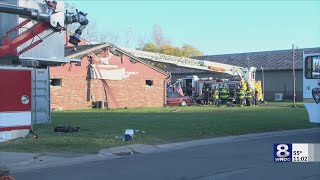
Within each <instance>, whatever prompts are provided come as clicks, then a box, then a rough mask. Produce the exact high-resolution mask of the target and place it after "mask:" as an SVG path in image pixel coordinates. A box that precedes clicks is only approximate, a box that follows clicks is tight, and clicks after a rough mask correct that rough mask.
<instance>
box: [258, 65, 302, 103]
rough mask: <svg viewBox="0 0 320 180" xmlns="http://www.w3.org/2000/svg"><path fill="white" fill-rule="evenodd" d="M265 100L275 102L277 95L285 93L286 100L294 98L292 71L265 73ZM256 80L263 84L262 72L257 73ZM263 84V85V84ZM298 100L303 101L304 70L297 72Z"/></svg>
mask: <svg viewBox="0 0 320 180" xmlns="http://www.w3.org/2000/svg"><path fill="white" fill-rule="evenodd" d="M264 79H265V82H264V85H265V88H264V90H265V99H266V100H274V99H275V93H283V97H284V99H287V100H292V98H293V74H292V70H283V71H264ZM256 80H259V81H261V82H262V72H261V71H257V73H256ZM261 84H262V83H261ZM296 100H299V101H300V100H302V70H296Z"/></svg>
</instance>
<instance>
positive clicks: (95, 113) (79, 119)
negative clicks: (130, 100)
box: [0, 103, 320, 153]
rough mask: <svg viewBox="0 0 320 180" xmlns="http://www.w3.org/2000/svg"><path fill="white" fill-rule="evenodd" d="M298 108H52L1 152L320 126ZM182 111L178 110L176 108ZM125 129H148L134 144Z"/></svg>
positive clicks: (88, 148) (80, 149) (91, 149)
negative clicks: (46, 118) (48, 119)
mask: <svg viewBox="0 0 320 180" xmlns="http://www.w3.org/2000/svg"><path fill="white" fill-rule="evenodd" d="M298 105H300V107H299V108H291V107H290V104H288V106H280V107H279V106H278V107H275V106H263V107H243V108H229V107H225V108H222V107H221V108H214V107H210V106H209V107H165V108H146V109H121V110H108V111H107V110H87V111H64V112H53V113H52V123H51V124H42V125H36V126H34V131H35V132H36V133H37V134H39V138H38V139H33V138H32V137H31V136H28V137H26V138H20V139H16V140H12V141H9V142H4V143H0V149H1V151H25V152H77V153H95V152H97V151H98V150H100V149H103V148H107V147H113V146H119V145H124V144H128V143H130V144H131V143H145V144H161V143H171V142H178V141H186V140H192V139H201V138H210V137H220V136H228V135H239V134H247V133H257V132H267V131H279V130H289V129H302V128H312V127H320V124H313V123H309V122H308V120H307V119H308V116H307V112H306V110H305V108H304V107H303V106H301V105H302V103H299V104H298ZM175 109H180V110H179V111H178V112H171V111H172V110H175ZM57 125H71V126H79V127H80V129H81V132H77V133H69V134H67V133H65V134H60V133H54V132H53V129H54V127H55V126H57ZM126 128H131V129H139V130H144V131H146V133H145V134H140V133H139V134H136V135H135V137H134V139H133V140H132V141H129V142H123V141H121V140H116V139H115V138H114V137H115V136H117V135H122V134H123V133H124V130H125V129H126Z"/></svg>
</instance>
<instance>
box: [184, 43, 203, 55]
mask: <svg viewBox="0 0 320 180" xmlns="http://www.w3.org/2000/svg"><path fill="white" fill-rule="evenodd" d="M202 55H203V53H202V52H201V51H200V50H198V49H196V48H195V47H193V46H191V45H183V46H182V47H181V56H183V57H194V56H202Z"/></svg>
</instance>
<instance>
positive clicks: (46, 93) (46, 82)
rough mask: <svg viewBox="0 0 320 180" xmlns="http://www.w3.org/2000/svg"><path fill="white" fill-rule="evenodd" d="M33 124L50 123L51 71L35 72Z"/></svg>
mask: <svg viewBox="0 0 320 180" xmlns="http://www.w3.org/2000/svg"><path fill="white" fill-rule="evenodd" d="M33 72H34V73H33V86H32V87H33V92H34V93H33V101H32V103H33V106H32V112H33V113H32V124H41V123H49V122H50V120H51V119H50V78H49V69H48V68H47V69H34V71H33Z"/></svg>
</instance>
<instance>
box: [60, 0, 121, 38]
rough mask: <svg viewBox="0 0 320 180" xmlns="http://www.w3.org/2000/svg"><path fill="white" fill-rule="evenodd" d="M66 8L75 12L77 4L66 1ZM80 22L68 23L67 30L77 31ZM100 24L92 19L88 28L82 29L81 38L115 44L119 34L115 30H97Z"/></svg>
mask: <svg viewBox="0 0 320 180" xmlns="http://www.w3.org/2000/svg"><path fill="white" fill-rule="evenodd" d="M65 8H66V9H68V11H69V12H75V11H76V5H75V4H74V3H65ZM78 27H79V23H74V24H70V25H68V29H67V31H68V32H69V33H71V34H73V33H74V32H75V30H76V29H78ZM97 29H98V26H97V23H96V22H95V21H94V20H92V19H90V22H89V24H88V25H87V26H86V28H85V29H84V30H83V31H82V34H81V37H80V38H81V39H84V40H86V41H89V42H91V43H106V42H108V43H112V44H115V43H116V42H117V41H118V39H119V34H116V33H113V32H106V31H103V32H100V31H98V30H97Z"/></svg>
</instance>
